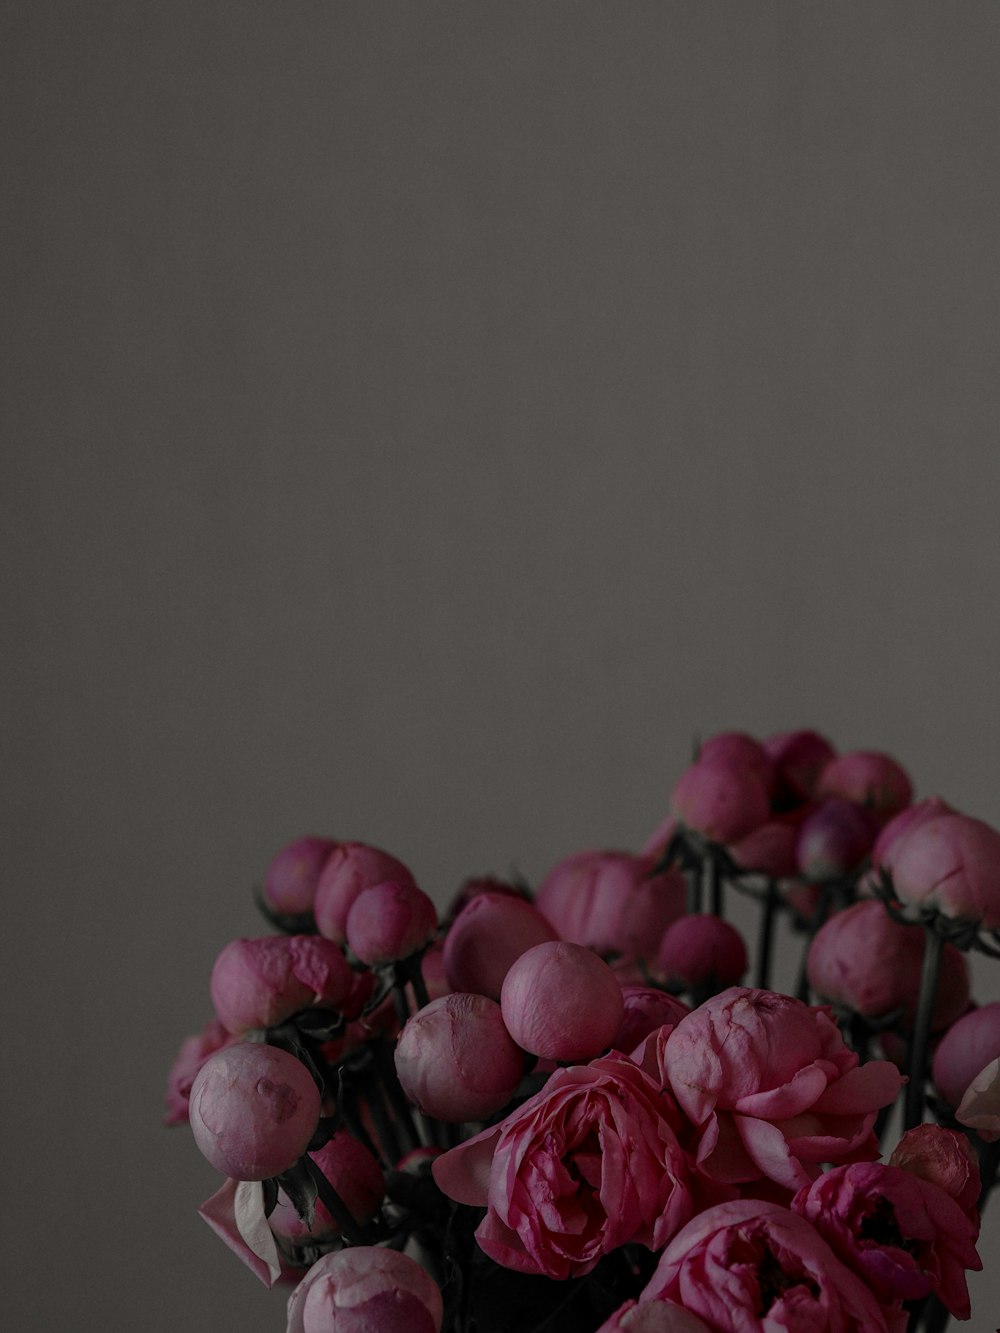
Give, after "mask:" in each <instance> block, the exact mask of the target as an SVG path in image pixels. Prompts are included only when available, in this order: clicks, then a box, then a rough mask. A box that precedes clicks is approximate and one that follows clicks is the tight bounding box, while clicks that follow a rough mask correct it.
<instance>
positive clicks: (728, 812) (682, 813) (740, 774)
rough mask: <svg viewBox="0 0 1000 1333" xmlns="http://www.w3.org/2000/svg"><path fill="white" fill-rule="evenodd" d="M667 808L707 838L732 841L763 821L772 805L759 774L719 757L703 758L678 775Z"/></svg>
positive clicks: (714, 840) (713, 840) (711, 840)
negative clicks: (714, 758)
mask: <svg viewBox="0 0 1000 1333" xmlns="http://www.w3.org/2000/svg"><path fill="white" fill-rule="evenodd" d="M670 809H671V812H672V813H673V814H674V815H676V816H677V818H678V819H679V820H681V822H682V823H683V824H685V825H686V827H687V828H689V829H693V830H694V831H695V832H696V833H700V834H701V835H702V837H703V838H707V839H708V840H709V841H710V842H718V843H731V842H738V841H739V840H740V839H741V838H745V837H746V835H747V834H748V833H751V832H752V831H753V830H754V829H755V828H758V827H759V826H760V825H761V824H763V823H766V821H767V817H768V814H769V813H770V809H771V806H770V799H769V797H768V791H767V787H766V786H765V784H764V782H763V781H762V779H761V778H760V777H759V776H758V774H756V773H754V772H752V771H751V770H749V769H746V768H738V767H736V766H735V765H733V764H730V763H727V762H725V761H724V760H721V759H716V760H713V759H706V760H704V761H702V760H698V762H697V763H694V764H692V765H691V766H690V767H689V768H686V769H685V770H684V772H683V773H682V774H681V776H680V777H679V778H678V780H677V783H676V784H675V786H674V789H673V792H672V793H671V796H670Z"/></svg>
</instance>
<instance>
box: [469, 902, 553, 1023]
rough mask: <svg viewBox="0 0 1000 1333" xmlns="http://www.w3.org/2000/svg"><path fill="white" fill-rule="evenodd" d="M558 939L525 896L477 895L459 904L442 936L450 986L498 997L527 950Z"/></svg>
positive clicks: (494, 998)
mask: <svg viewBox="0 0 1000 1333" xmlns="http://www.w3.org/2000/svg"><path fill="white" fill-rule="evenodd" d="M556 938H557V936H556V931H555V929H554V927H553V926H551V925H550V924H549V922H548V921H546V919H545V917H544V916H542V914H541V912H540V911H539V910H538V908H537V907H534V906H533V905H532V904H531V903H529V902H526V901H525V900H524V899H523V898H514V897H511V896H510V895H508V894H498V893H481V894H479V895H478V896H477V897H474V898H471V899H470V900H469V902H468V903H467V904H466V905H465V907H463V908H462V910H461V911H460V912H459V914H458V915H457V916H456V917H455V920H454V922H453V923H452V926H451V929H450V930H449V931H448V934H447V935H446V936H445V940H444V968H445V975H446V976H447V978H448V983H449V985H450V986H451V988H452V990H455V991H475V992H477V993H478V994H480V995H488V996H489V997H490V999H491V1000H499V999H500V988H501V986H502V985H503V979H504V977H505V976H506V975H507V972H508V971H509V969H510V967H511V964H512V963H514V962H516V961H517V959H518V958H520V956H521V954H523V953H524V952H525V950H527V949H530V948H532V947H533V946H534V945H536V944H544V943H545V942H546V941H547V940H554V939H556Z"/></svg>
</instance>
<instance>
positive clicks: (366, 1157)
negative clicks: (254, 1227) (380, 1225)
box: [268, 1130, 385, 1245]
mask: <svg viewBox="0 0 1000 1333" xmlns="http://www.w3.org/2000/svg"><path fill="white" fill-rule="evenodd" d="M309 1156H310V1157H311V1158H312V1159H313V1161H314V1162H315V1163H316V1165H317V1166H318V1167H319V1169H320V1170H321V1171H322V1172H323V1175H324V1176H326V1178H327V1180H328V1181H329V1182H330V1184H331V1185H332V1186H333V1188H334V1190H335V1191H336V1192H337V1194H339V1195H340V1198H341V1199H342V1200H343V1203H344V1206H345V1207H346V1209H347V1211H348V1212H349V1213H350V1214H351V1216H352V1217H353V1218H354V1220H355V1222H358V1223H360V1225H362V1226H364V1224H365V1223H366V1222H370V1221H371V1219H372V1218H373V1217H374V1216H375V1214H376V1213H377V1212H378V1210H379V1205H380V1204H381V1202H382V1197H383V1195H384V1194H385V1180H384V1178H383V1176H382V1168H381V1167H380V1166H379V1164H378V1162H377V1161H376V1159H375V1158H374V1157H373V1156H372V1154H371V1153H370V1152H369V1151H368V1149H367V1148H366V1147H365V1145H364V1144H363V1143H359V1142H358V1140H357V1139H355V1138H352V1136H351V1135H350V1134H348V1133H347V1131H346V1130H341V1131H340V1132H339V1133H337V1134H334V1135H333V1137H332V1138H331V1139H329V1140H328V1142H326V1143H325V1144H324V1145H323V1147H322V1148H319V1149H317V1151H316V1152H313V1153H310V1154H309ZM268 1221H269V1222H270V1224H271V1230H272V1231H273V1232H274V1234H275V1235H276V1236H281V1237H283V1239H285V1240H288V1241H291V1243H292V1244H293V1245H308V1244H311V1243H313V1242H315V1241H322V1240H329V1239H331V1237H333V1236H339V1235H340V1223H339V1222H338V1221H337V1219H336V1218H334V1217H332V1216H331V1215H330V1213H329V1212H327V1209H326V1205H325V1204H324V1203H323V1201H322V1199H317V1201H316V1206H315V1215H314V1218H313V1224H312V1226H311V1227H307V1226H306V1224H305V1222H304V1221H303V1220H302V1218H301V1217H299V1215H298V1213H297V1212H296V1210H295V1207H294V1205H293V1204H292V1203H291V1201H290V1200H289V1199H288V1197H287V1196H286V1195H285V1193H284V1191H282V1190H279V1191H278V1202H277V1203H276V1204H275V1207H274V1210H273V1211H272V1213H271V1216H270V1217H269V1219H268Z"/></svg>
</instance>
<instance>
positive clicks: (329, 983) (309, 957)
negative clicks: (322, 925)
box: [210, 935, 354, 1036]
mask: <svg viewBox="0 0 1000 1333" xmlns="http://www.w3.org/2000/svg"><path fill="white" fill-rule="evenodd" d="M353 985H354V974H353V973H352V971H351V969H350V967H349V966H348V963H347V959H346V958H345V957H344V955H343V953H342V952H341V950H340V948H339V946H338V945H336V944H334V943H333V942H332V941H330V940H324V939H321V938H320V937H319V936H318V935H265V936H263V937H262V938H260V939H254V940H231V941H230V942H229V943H228V944H227V945H226V947H225V948H224V949H223V950H222V952H221V953H220V954H219V956H218V958H216V960H215V965H214V966H213V968H212V979H211V983H210V988H211V993H212V1003H213V1005H214V1006H215V1012H216V1014H217V1015H218V1016H219V1019H220V1021H221V1022H222V1023H223V1024H224V1025H225V1026H226V1027H227V1028H228V1029H229V1031H230V1032H232V1033H234V1034H235V1035H237V1036H242V1035H243V1033H245V1032H249V1031H251V1030H252V1029H255V1028H268V1027H273V1026H274V1025H275V1024H277V1023H282V1022H284V1020H285V1019H286V1018H290V1017H291V1016H292V1014H294V1013H297V1012H298V1011H299V1010H300V1009H306V1008H309V1007H310V1006H311V1005H318V1006H320V1007H321V1008H324V1009H327V1008H328V1009H339V1008H340V1007H341V1006H342V1005H343V1004H344V1003H345V1002H346V1001H347V1000H348V997H349V996H350V994H351V989H352V987H353Z"/></svg>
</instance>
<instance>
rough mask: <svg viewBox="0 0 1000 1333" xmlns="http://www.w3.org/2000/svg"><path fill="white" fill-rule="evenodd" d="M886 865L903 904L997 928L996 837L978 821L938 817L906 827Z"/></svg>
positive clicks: (999, 842)
mask: <svg viewBox="0 0 1000 1333" xmlns="http://www.w3.org/2000/svg"><path fill="white" fill-rule="evenodd" d="M883 864H885V860H884V861H883ZM888 867H889V869H890V871H891V874H892V885H893V889H894V891H895V893H896V896H897V897H898V898H899V899H900V901H901V902H903V903H904V904H907V905H909V906H913V907H919V908H928V907H933V908H936V909H937V910H938V911H939V912H941V913H942V914H943V915H944V916H947V917H960V918H963V919H966V920H970V921H978V922H979V923H980V924H981V925H982V926H983V927H984V928H985V929H987V930H996V929H998V928H1000V833H998V832H997V830H996V829H994V828H991V827H990V826H989V824H984V823H983V821H982V820H981V819H972V818H971V817H970V816H969V815H938V816H936V817H935V818H933V819H928V820H926V821H925V822H923V823H920V824H918V825H917V826H916V827H914V828H911V829H908V830H907V831H906V832H905V833H903V834H902V835H901V836H900V837H899V838H898V839H897V840H896V841H895V842H894V843H893V844H892V847H891V849H890V852H889V854H888Z"/></svg>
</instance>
